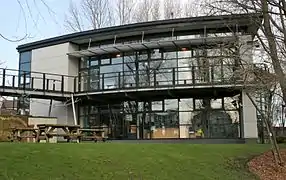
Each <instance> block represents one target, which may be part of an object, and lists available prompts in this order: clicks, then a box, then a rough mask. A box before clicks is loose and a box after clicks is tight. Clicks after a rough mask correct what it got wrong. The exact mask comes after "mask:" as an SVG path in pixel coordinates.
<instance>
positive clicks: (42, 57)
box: [30, 43, 78, 124]
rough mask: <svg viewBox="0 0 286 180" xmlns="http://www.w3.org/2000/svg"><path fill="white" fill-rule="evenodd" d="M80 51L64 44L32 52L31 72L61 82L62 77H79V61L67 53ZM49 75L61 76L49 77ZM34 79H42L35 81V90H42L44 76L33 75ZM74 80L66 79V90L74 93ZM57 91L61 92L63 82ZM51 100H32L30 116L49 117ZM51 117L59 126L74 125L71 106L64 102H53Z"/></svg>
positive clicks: (71, 45) (57, 83)
mask: <svg viewBox="0 0 286 180" xmlns="http://www.w3.org/2000/svg"><path fill="white" fill-rule="evenodd" d="M74 50H78V47H77V46H76V45H73V44H71V43H63V44H59V45H54V46H49V47H44V48H39V49H34V50H32V61H31V71H34V72H42V73H47V74H46V79H53V80H59V81H61V78H62V77H61V76H59V75H68V76H77V75H78V61H77V60H76V59H72V58H70V57H69V56H68V55H67V53H68V52H72V51H74ZM48 73H53V74H59V75H49V74H48ZM32 77H40V79H34V88H40V89H41V88H42V87H43V81H42V79H41V78H42V74H38V73H32ZM73 84H74V79H73V78H72V77H69V78H68V77H65V81H64V90H65V91H73V89H74V85H73ZM52 87H53V83H52V80H50V81H49V89H50V90H52ZM55 87H56V88H55V89H56V90H61V82H56V83H55ZM49 104H50V100H42V99H31V102H30V115H32V116H48V115H49ZM51 116H52V117H57V118H58V123H59V124H74V120H73V113H72V107H71V105H69V106H66V105H65V104H64V102H59V101H54V100H53V102H52V110H51Z"/></svg>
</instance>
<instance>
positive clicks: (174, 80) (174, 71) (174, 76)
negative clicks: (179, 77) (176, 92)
mask: <svg viewBox="0 0 286 180" xmlns="http://www.w3.org/2000/svg"><path fill="white" fill-rule="evenodd" d="M172 72H173V75H172V76H173V85H175V84H176V70H175V68H173V70H172Z"/></svg>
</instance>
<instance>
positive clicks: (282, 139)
mask: <svg viewBox="0 0 286 180" xmlns="http://www.w3.org/2000/svg"><path fill="white" fill-rule="evenodd" d="M276 141H277V143H278V144H282V143H286V136H278V137H276Z"/></svg>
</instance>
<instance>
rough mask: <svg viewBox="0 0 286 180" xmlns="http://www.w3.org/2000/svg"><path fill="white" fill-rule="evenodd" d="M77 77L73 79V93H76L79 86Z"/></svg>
mask: <svg viewBox="0 0 286 180" xmlns="http://www.w3.org/2000/svg"><path fill="white" fill-rule="evenodd" d="M76 78H77V77H74V78H73V92H74V93H76V86H77V79H76Z"/></svg>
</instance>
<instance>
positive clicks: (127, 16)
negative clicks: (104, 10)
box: [115, 0, 136, 25]
mask: <svg viewBox="0 0 286 180" xmlns="http://www.w3.org/2000/svg"><path fill="white" fill-rule="evenodd" d="M135 6H136V3H135V1H134V0H117V2H116V7H115V17H116V18H115V19H118V21H119V25H123V24H129V23H131V22H132V16H133V13H134V12H133V11H134V7H135Z"/></svg>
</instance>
